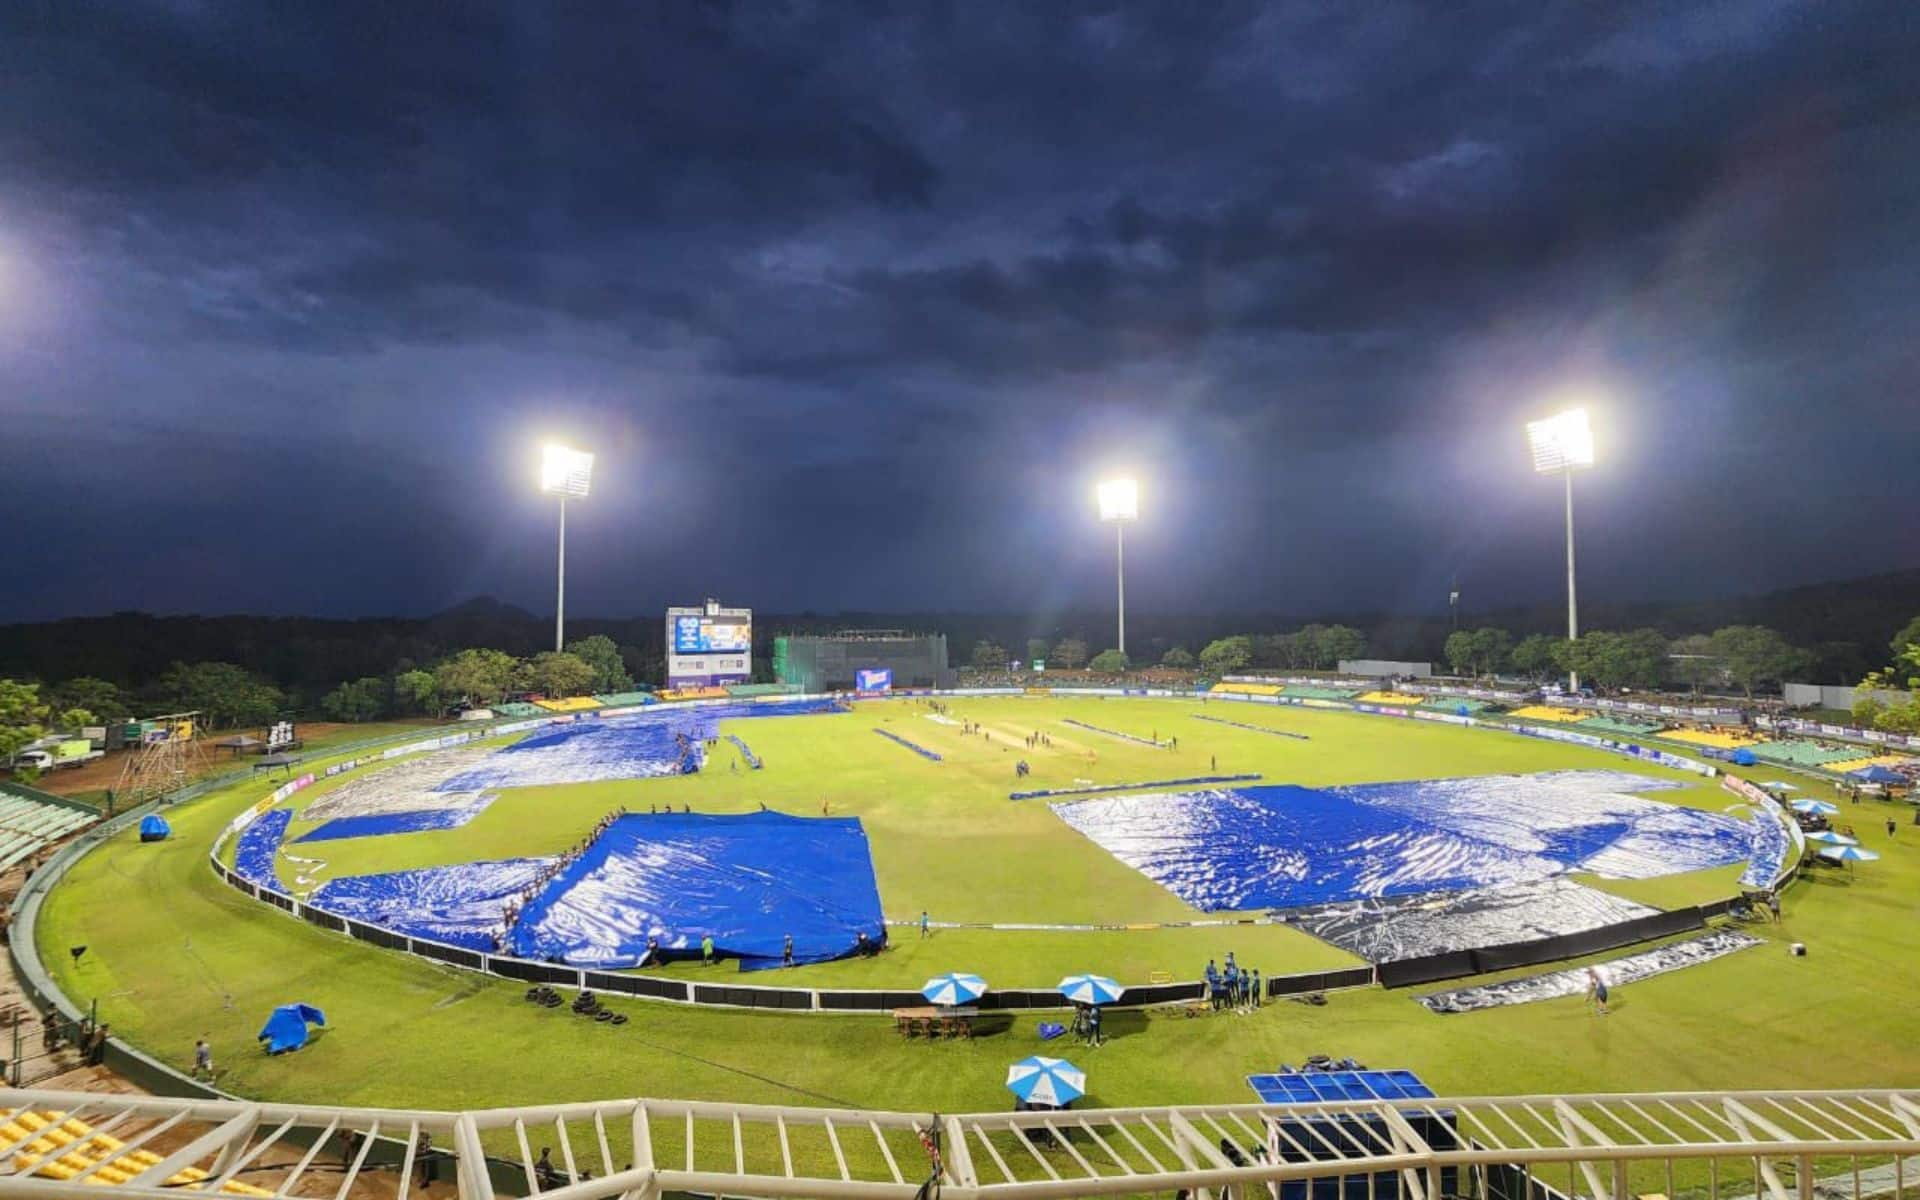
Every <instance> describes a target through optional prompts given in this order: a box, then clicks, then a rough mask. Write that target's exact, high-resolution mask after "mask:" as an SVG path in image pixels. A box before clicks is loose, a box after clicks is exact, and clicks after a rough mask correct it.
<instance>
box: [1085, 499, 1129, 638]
mask: <svg viewBox="0 0 1920 1200" xmlns="http://www.w3.org/2000/svg"><path fill="white" fill-rule="evenodd" d="M1094 495H1095V496H1096V497H1097V498H1098V500H1099V502H1100V519H1101V520H1102V521H1107V522H1111V523H1112V525H1113V532H1114V543H1113V553H1114V574H1115V576H1116V577H1117V578H1118V580H1119V583H1120V629H1119V638H1118V642H1117V644H1116V645H1115V647H1114V649H1116V650H1118V651H1120V653H1122V654H1125V653H1126V652H1127V522H1128V521H1137V520H1139V519H1140V484H1139V483H1138V482H1137V481H1135V480H1132V479H1109V480H1107V481H1106V482H1105V483H1102V484H1101V485H1100V486H1099V487H1097V488H1095V489H1094Z"/></svg>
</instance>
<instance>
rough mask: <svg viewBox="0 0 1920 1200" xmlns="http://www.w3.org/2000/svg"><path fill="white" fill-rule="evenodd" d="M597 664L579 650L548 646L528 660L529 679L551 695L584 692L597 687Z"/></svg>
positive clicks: (542, 691)
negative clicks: (568, 651) (591, 664)
mask: <svg viewBox="0 0 1920 1200" xmlns="http://www.w3.org/2000/svg"><path fill="white" fill-rule="evenodd" d="M593 679H594V674H593V668H592V667H591V666H589V665H588V664H587V663H586V662H585V661H584V660H582V659H581V658H580V656H579V655H577V654H569V653H567V652H566V651H564V650H545V651H542V652H541V653H539V654H536V655H534V656H533V658H532V660H531V661H529V662H528V663H527V681H528V684H529V685H530V687H531V688H532V690H533V691H536V692H539V693H540V694H541V695H543V696H547V697H560V696H583V695H585V694H586V693H588V692H590V691H592V690H593Z"/></svg>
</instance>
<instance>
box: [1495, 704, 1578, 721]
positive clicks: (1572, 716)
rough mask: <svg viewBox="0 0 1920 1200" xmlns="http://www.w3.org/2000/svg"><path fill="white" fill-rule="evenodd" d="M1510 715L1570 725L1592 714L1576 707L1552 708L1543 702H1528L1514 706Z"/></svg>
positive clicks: (1528, 719)
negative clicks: (1518, 706)
mask: <svg viewBox="0 0 1920 1200" xmlns="http://www.w3.org/2000/svg"><path fill="white" fill-rule="evenodd" d="M1509 715H1511V716H1515V717H1519V718H1521V719H1522V720H1526V721H1553V722H1556V723H1558V724H1562V725H1571V724H1573V723H1574V722H1575V721H1584V720H1586V719H1587V718H1588V717H1590V716H1592V715H1593V714H1591V713H1589V712H1586V711H1585V710H1583V709H1578V708H1554V707H1551V706H1549V705H1545V704H1529V705H1527V706H1526V707H1524V708H1516V709H1514V710H1513V712H1512V713H1511V714H1509Z"/></svg>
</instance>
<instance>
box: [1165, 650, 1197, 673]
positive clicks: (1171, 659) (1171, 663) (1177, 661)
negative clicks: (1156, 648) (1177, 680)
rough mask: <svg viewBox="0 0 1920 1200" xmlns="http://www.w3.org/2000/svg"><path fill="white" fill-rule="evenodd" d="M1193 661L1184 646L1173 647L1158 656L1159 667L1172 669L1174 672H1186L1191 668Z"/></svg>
mask: <svg viewBox="0 0 1920 1200" xmlns="http://www.w3.org/2000/svg"><path fill="white" fill-rule="evenodd" d="M1193 661H1194V660H1193V655H1192V653H1191V652H1189V651H1188V650H1187V648H1186V647H1185V646H1175V647H1173V648H1172V649H1171V650H1168V651H1167V652H1166V653H1165V654H1163V655H1161V656H1160V665H1161V666H1163V667H1173V668H1175V669H1176V670H1186V669H1187V668H1189V667H1192V666H1193Z"/></svg>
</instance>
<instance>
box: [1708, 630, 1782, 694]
mask: <svg viewBox="0 0 1920 1200" xmlns="http://www.w3.org/2000/svg"><path fill="white" fill-rule="evenodd" d="M1708 645H1709V646H1711V647H1712V650H1713V654H1714V657H1716V658H1718V659H1719V660H1720V661H1721V663H1722V664H1724V665H1725V667H1726V670H1727V677H1728V678H1730V679H1732V680H1733V682H1734V683H1736V684H1738V685H1739V686H1740V688H1741V690H1742V691H1744V692H1745V693H1746V694H1747V696H1748V697H1749V698H1751V697H1752V696H1753V689H1754V688H1756V687H1759V686H1762V685H1764V684H1769V683H1779V682H1781V681H1783V680H1785V679H1786V678H1787V677H1788V676H1790V675H1792V674H1794V673H1795V672H1796V671H1798V670H1800V669H1801V668H1802V665H1803V664H1804V663H1805V661H1806V655H1805V654H1804V653H1803V652H1802V651H1799V650H1796V649H1794V648H1793V647H1792V646H1790V645H1788V644H1787V639H1785V638H1783V637H1781V636H1780V635H1779V634H1778V633H1776V632H1775V631H1773V630H1771V629H1768V628H1767V627H1766V626H1764V625H1728V626H1726V627H1724V628H1721V629H1716V630H1714V631H1713V636H1712V637H1711V638H1709V639H1708Z"/></svg>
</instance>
